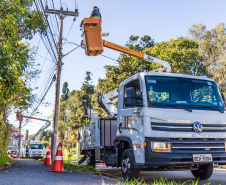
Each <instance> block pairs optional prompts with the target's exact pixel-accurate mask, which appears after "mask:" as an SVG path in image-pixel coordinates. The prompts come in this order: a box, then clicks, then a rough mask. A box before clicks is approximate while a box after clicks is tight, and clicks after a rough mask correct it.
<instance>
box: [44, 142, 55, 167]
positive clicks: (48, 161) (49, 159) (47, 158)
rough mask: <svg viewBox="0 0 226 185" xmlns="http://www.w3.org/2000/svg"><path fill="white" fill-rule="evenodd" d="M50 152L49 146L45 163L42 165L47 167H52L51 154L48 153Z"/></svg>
mask: <svg viewBox="0 0 226 185" xmlns="http://www.w3.org/2000/svg"><path fill="white" fill-rule="evenodd" d="M50 150H51V149H50V146H49V148H48V150H47V153H46V158H45V162H44V164H43V165H47V166H50V165H53V164H52V161H51V152H50Z"/></svg>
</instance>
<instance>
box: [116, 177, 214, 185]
mask: <svg viewBox="0 0 226 185" xmlns="http://www.w3.org/2000/svg"><path fill="white" fill-rule="evenodd" d="M121 184H123V185H148V184H149V185H198V180H195V181H194V180H188V181H186V182H183V183H181V182H178V183H177V182H175V181H173V180H172V181H169V180H167V178H160V179H154V181H153V182H148V183H146V182H145V181H144V179H139V180H137V179H135V180H132V181H129V180H126V181H124V182H122V183H120V182H119V185H121ZM204 185H210V183H206V184H204Z"/></svg>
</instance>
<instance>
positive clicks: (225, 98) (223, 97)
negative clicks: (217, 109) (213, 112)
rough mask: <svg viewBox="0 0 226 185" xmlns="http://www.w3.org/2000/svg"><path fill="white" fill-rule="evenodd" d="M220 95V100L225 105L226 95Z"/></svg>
mask: <svg viewBox="0 0 226 185" xmlns="http://www.w3.org/2000/svg"><path fill="white" fill-rule="evenodd" d="M221 97H222V100H223V103H224V106H226V97H225V95H224V94H221Z"/></svg>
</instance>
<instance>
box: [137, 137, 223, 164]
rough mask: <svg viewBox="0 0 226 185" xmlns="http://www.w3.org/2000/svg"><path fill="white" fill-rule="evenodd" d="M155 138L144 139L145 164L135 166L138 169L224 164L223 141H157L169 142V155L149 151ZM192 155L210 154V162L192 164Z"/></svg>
mask: <svg viewBox="0 0 226 185" xmlns="http://www.w3.org/2000/svg"><path fill="white" fill-rule="evenodd" d="M156 140H157V139H156V138H146V139H145V141H146V147H145V164H137V163H136V164H135V166H136V167H137V168H138V167H139V168H153V167H164V166H182V167H183V166H188V165H191V166H192V165H193V166H194V165H199V164H207V163H215V164H226V152H225V140H224V139H218V140H216V139H208V140H207V139H205V140H202V139H180V140H179V139H158V141H166V142H171V152H170V153H160V152H152V151H151V142H152V141H156ZM193 154H211V155H212V159H213V161H211V162H194V161H193Z"/></svg>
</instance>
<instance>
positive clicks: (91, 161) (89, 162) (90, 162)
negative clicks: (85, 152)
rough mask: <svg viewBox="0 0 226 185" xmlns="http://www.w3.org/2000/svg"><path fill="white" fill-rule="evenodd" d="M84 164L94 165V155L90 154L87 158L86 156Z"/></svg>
mask: <svg viewBox="0 0 226 185" xmlns="http://www.w3.org/2000/svg"><path fill="white" fill-rule="evenodd" d="M86 165H87V166H93V167H95V165H96V162H95V156H90V157H89V158H87V159H86Z"/></svg>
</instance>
